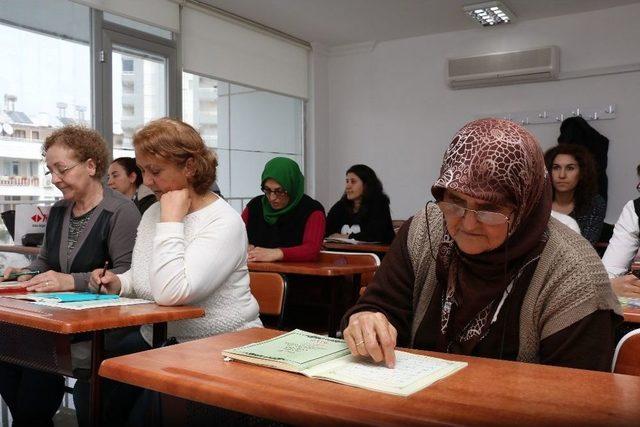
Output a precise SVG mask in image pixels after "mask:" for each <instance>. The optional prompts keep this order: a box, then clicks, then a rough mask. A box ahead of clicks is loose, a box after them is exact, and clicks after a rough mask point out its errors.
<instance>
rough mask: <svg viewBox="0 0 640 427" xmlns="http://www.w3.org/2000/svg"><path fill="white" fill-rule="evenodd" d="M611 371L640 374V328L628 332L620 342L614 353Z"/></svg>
mask: <svg viewBox="0 0 640 427" xmlns="http://www.w3.org/2000/svg"><path fill="white" fill-rule="evenodd" d="M611 372H613V373H615V374H627V375H640V329H634V330H633V331H631V332H629V333H627V334H626V335H625V336H623V337H622V339H621V340H620V341H619V342H618V345H617V346H616V351H615V353H614V354H613V362H612V364H611Z"/></svg>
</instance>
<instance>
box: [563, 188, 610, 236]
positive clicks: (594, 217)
mask: <svg viewBox="0 0 640 427" xmlns="http://www.w3.org/2000/svg"><path fill="white" fill-rule="evenodd" d="M606 213H607V202H605V200H604V199H603V198H602V196H601V195H599V194H596V195H595V196H594V197H593V200H592V201H591V205H590V206H589V208H588V209H586V210H585V211H584V212H582V213H581V214H576V212H575V210H574V211H572V212H571V213H570V214H569V216H570V217H572V218H573V219H575V220H576V222H577V223H578V226H579V227H580V233H581V234H582V237H584V238H585V239H587V240H588V241H589V242H590V243H591V244H593V243H596V242H597V241H598V238H599V237H600V233H601V232H602V225H603V224H604V216H605V214H606Z"/></svg>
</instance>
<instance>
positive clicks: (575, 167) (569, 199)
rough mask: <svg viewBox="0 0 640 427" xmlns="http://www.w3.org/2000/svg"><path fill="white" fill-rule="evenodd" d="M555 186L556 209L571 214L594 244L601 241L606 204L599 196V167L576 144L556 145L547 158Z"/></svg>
mask: <svg viewBox="0 0 640 427" xmlns="http://www.w3.org/2000/svg"><path fill="white" fill-rule="evenodd" d="M544 158H545V163H546V165H547V170H548V171H549V173H550V174H551V182H552V184H553V207H552V209H553V210H554V211H556V212H559V213H562V214H565V215H569V216H570V217H572V218H573V219H575V220H576V222H577V223H578V225H579V226H580V232H581V233H582V235H583V236H584V238H585V239H587V240H588V241H589V242H591V243H595V242H597V241H598V238H599V237H600V232H601V231H602V225H603V223H604V215H605V213H606V210H607V204H606V202H605V201H604V199H603V198H602V196H601V195H599V194H598V189H597V188H598V187H597V182H596V180H597V175H596V168H595V164H594V161H593V158H592V156H591V154H590V153H589V152H588V151H587V149H585V148H584V147H581V146H578V145H573V144H562V145H557V146H555V147H553V148H551V149H549V150H547V152H546V153H545V155H544Z"/></svg>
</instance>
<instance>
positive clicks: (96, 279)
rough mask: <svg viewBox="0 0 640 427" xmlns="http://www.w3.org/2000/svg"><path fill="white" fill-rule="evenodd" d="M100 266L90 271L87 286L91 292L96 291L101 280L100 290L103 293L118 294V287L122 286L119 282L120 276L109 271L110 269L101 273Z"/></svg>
mask: <svg viewBox="0 0 640 427" xmlns="http://www.w3.org/2000/svg"><path fill="white" fill-rule="evenodd" d="M102 270H103V269H102V268H96V269H95V270H93V271H92V272H91V276H89V288H90V289H91V291H93V292H97V291H98V287H99V283H100V282H102V291H101V293H103V294H119V293H120V289H121V288H122V283H121V282H120V278H119V277H118V275H117V274H114V273H113V272H111V270H107V271H105V273H104V276H103V277H100V276H101V275H102Z"/></svg>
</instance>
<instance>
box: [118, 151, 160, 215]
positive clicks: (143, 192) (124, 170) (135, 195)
mask: <svg viewBox="0 0 640 427" xmlns="http://www.w3.org/2000/svg"><path fill="white" fill-rule="evenodd" d="M107 176H108V178H109V180H108V181H107V185H109V187H110V188H111V189H113V190H116V191H119V192H121V193H122V194H124V195H125V196H127V197H128V198H130V199H131V200H133V203H135V204H136V206H137V207H138V210H139V211H140V215H142V214H144V211H146V210H147V208H149V206H151V205H152V204H154V203H155V202H156V196H155V194H153V191H151V190H150V189H149V188H147V187H146V186H145V185H143V184H142V171H141V170H140V168H139V167H138V165H136V159H134V158H133V157H118V158H117V159H115V160H114V161H113V162H111V165H109V170H108V172H107Z"/></svg>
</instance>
